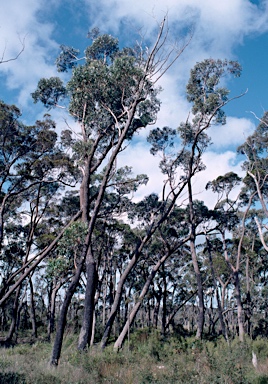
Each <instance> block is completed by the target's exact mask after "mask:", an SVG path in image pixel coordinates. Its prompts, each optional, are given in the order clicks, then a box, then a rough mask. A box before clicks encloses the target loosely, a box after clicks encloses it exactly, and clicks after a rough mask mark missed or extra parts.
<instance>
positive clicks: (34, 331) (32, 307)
mask: <svg viewBox="0 0 268 384" xmlns="http://www.w3.org/2000/svg"><path fill="white" fill-rule="evenodd" d="M29 285H30V303H31V305H30V314H31V322H32V336H33V337H35V338H37V326H36V313H35V303H34V289H33V282H32V277H31V276H30V278H29Z"/></svg>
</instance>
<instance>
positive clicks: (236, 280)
mask: <svg viewBox="0 0 268 384" xmlns="http://www.w3.org/2000/svg"><path fill="white" fill-rule="evenodd" d="M234 283H235V298H236V303H237V322H238V330H239V340H240V341H244V336H245V330H244V324H243V306H242V300H241V290H240V280H239V272H238V271H235V272H234Z"/></svg>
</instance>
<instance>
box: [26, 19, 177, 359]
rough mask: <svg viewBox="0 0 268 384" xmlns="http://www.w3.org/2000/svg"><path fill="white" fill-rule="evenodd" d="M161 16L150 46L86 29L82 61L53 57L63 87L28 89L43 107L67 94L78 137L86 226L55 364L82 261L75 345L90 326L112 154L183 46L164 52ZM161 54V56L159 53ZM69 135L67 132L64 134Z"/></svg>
mask: <svg viewBox="0 0 268 384" xmlns="http://www.w3.org/2000/svg"><path fill="white" fill-rule="evenodd" d="M165 28H166V24H165V20H163V22H162V23H161V25H160V27H159V32H158V35H157V38H156V41H155V44H154V45H153V46H152V48H151V49H149V50H143V49H140V48H141V47H138V49H131V48H123V49H122V50H120V49H119V45H118V40H117V39H115V38H113V37H112V36H110V35H99V34H98V33H96V31H93V33H91V36H90V37H91V38H92V44H91V45H90V46H89V47H88V48H87V49H86V50H85V58H84V62H81V65H76V64H77V63H78V61H77V60H76V58H77V56H78V52H77V51H76V50H75V49H73V48H66V47H62V52H61V54H60V56H59V58H58V60H57V65H58V68H59V70H60V71H65V70H67V69H68V68H73V72H72V76H71V78H70V80H69V82H68V83H67V85H66V86H64V84H63V83H62V81H61V80H60V79H59V78H51V79H42V80H40V82H39V84H38V87H37V90H36V91H35V92H34V93H33V98H34V100H35V101H38V100H40V101H41V102H43V103H44V104H45V105H46V106H48V107H52V106H59V103H60V101H61V99H62V98H63V97H64V96H68V100H69V104H68V111H69V113H70V115H71V116H73V117H74V119H75V120H76V121H77V122H78V124H79V127H80V134H79V135H80V137H81V139H79V140H76V142H75V143H74V145H73V151H74V153H75V156H76V158H77V164H78V166H79V167H80V169H81V187H80V204H81V211H82V220H83V221H84V222H85V223H86V224H87V226H88V232H87V236H86V239H85V242H84V251H83V254H82V256H81V259H80V262H79V264H78V268H77V270H76V273H75V275H74V277H73V279H72V281H71V283H70V285H69V290H68V292H67V293H66V297H65V300H64V303H63V306H62V313H61V316H60V319H59V324H58V330H57V335H56V339H55V344H54V350H53V354H52V359H51V363H52V364H53V365H57V364H58V359H59V356H60V350H61V343H62V335H63V330H64V327H65V322H66V313H67V309H68V306H69V303H70V301H71V297H72V295H73V293H74V291H75V288H76V286H77V284H78V281H79V278H80V274H81V271H82V266H83V263H84V262H85V265H86V270H87V287H86V293H85V308H84V320H83V324H82V329H81V333H80V337H79V346H78V347H79V349H84V348H85V347H86V346H87V344H88V342H89V340H90V338H91V331H92V319H93V307H94V294H95V289H96V259H95V256H94V252H93V249H92V246H91V243H92V236H93V232H94V227H95V224H96V220H97V216H98V213H99V211H100V208H101V205H102V201H103V197H104V194H105V190H106V188H107V185H108V182H109V179H110V178H111V175H112V174H113V172H114V169H115V166H116V158H117V156H118V153H119V152H120V151H121V150H122V148H123V145H124V143H125V142H127V141H129V140H131V138H132V137H133V135H134V133H135V132H137V130H139V129H141V128H143V127H146V126H147V125H148V124H152V123H153V122H155V119H156V114H157V112H158V110H159V101H158V99H157V93H158V91H157V88H156V87H155V85H156V82H157V80H158V79H159V78H160V77H161V76H162V75H163V73H165V71H166V70H167V69H168V68H169V66H170V65H172V63H173V62H174V61H175V60H176V59H177V57H178V56H179V55H180V54H181V52H182V51H183V49H184V47H183V48H182V49H179V50H178V51H177V50H174V48H171V50H170V51H169V52H167V53H166V52H165V49H166V46H165V42H166V39H167V32H166V29H165ZM165 53H166V55H165V56H163V55H164V54H165ZM68 133H69V137H70V131H69V132H67V134H66V136H68ZM103 164H105V171H104V173H103V177H102V179H101V181H100V185H99V189H98V193H97V195H96V196H95V197H94V199H93V200H92V199H91V196H90V185H91V179H92V175H94V173H96V171H97V170H98V169H99V168H100V167H102V166H103Z"/></svg>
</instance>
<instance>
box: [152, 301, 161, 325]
mask: <svg viewBox="0 0 268 384" xmlns="http://www.w3.org/2000/svg"><path fill="white" fill-rule="evenodd" d="M155 297H156V303H155V306H154V312H153V326H154V327H155V328H156V329H157V326H158V315H159V309H160V301H161V294H157V296H155Z"/></svg>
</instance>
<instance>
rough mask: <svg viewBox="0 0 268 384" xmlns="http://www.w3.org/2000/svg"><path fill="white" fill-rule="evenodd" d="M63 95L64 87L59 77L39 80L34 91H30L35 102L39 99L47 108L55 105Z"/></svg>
mask: <svg viewBox="0 0 268 384" xmlns="http://www.w3.org/2000/svg"><path fill="white" fill-rule="evenodd" d="M65 96H66V89H65V87H64V85H63V82H62V80H61V79H60V78H59V77H51V78H50V79H41V80H39V82H38V85H37V89H36V91H35V92H33V93H32V98H33V100H34V102H35V103H37V102H38V101H41V102H42V103H43V104H44V105H45V106H46V107H49V108H50V107H52V106H55V105H57V104H58V102H59V101H60V100H61V99H63V98H64V97H65Z"/></svg>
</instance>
